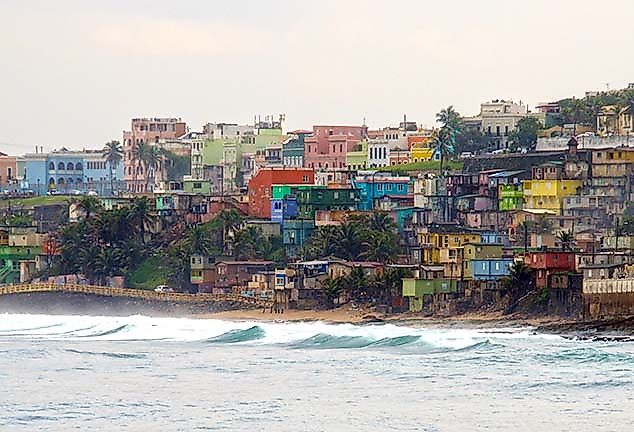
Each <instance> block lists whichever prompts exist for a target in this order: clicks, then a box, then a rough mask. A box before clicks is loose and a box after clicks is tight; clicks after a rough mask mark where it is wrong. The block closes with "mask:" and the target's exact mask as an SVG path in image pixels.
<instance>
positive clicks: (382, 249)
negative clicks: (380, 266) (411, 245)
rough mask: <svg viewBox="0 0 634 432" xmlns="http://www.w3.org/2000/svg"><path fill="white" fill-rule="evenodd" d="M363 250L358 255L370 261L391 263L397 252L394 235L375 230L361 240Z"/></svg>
mask: <svg viewBox="0 0 634 432" xmlns="http://www.w3.org/2000/svg"><path fill="white" fill-rule="evenodd" d="M363 249H364V250H363V252H361V254H360V256H361V257H362V258H364V259H367V260H370V261H378V262H380V263H391V262H393V261H394V260H395V259H396V256H397V254H398V244H397V241H396V236H395V235H394V234H391V233H382V232H376V233H373V234H372V235H371V236H370V238H369V239H368V240H366V241H364V242H363Z"/></svg>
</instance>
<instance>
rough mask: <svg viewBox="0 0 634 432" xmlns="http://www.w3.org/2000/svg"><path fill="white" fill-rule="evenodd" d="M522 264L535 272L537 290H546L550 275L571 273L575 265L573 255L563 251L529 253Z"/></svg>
mask: <svg viewBox="0 0 634 432" xmlns="http://www.w3.org/2000/svg"><path fill="white" fill-rule="evenodd" d="M524 262H525V263H526V265H527V266H528V267H530V268H531V269H533V270H535V271H536V278H535V286H536V287H537V288H546V287H547V285H548V278H549V277H550V275H551V274H554V273H564V272H573V271H574V270H575V265H576V259H575V253H574V252H564V251H535V252H529V253H528V254H526V256H525V257H524Z"/></svg>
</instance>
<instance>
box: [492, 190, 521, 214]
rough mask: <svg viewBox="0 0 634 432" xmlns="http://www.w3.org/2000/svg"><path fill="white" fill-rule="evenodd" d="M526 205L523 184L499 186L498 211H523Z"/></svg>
mask: <svg viewBox="0 0 634 432" xmlns="http://www.w3.org/2000/svg"><path fill="white" fill-rule="evenodd" d="M523 205H524V188H523V186H522V184H521V183H518V184H502V185H500V186H498V209H499V210H500V211H513V210H521V209H522V206H523Z"/></svg>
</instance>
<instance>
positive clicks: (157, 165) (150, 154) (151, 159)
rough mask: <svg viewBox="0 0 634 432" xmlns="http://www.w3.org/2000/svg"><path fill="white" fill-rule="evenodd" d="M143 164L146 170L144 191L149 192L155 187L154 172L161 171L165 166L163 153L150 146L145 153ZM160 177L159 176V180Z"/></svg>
mask: <svg viewBox="0 0 634 432" xmlns="http://www.w3.org/2000/svg"><path fill="white" fill-rule="evenodd" d="M144 162H145V167H146V170H147V178H146V183H145V190H147V191H149V190H151V189H153V187H154V186H155V183H156V172H157V171H161V170H162V169H163V166H164V165H165V156H164V154H163V151H162V150H161V149H160V148H159V147H157V146H150V147H149V148H148V149H147V151H146V152H145V157H144ZM162 177H163V176H162V175H161V178H162ZM150 183H152V188H150Z"/></svg>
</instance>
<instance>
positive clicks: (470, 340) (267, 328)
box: [0, 314, 557, 349]
mask: <svg viewBox="0 0 634 432" xmlns="http://www.w3.org/2000/svg"><path fill="white" fill-rule="evenodd" d="M254 327H258V328H259V329H261V330H258V332H250V333H248V330H249V329H252V328H254ZM241 331H242V332H245V334H244V336H245V340H244V341H243V343H250V344H260V345H273V344H293V343H298V342H302V341H306V340H309V339H310V338H315V337H319V338H320V339H319V341H320V342H319V343H324V342H323V340H324V338H328V341H329V343H331V342H332V340H335V342H336V340H338V338H339V339H345V340H346V343H347V344H350V340H357V341H366V342H367V344H372V343H376V342H379V341H386V340H393V339H397V338H403V337H409V338H410V339H413V340H415V341H416V342H415V343H422V344H425V345H429V346H432V347H439V348H447V349H462V348H465V347H469V346H473V345H475V344H478V343H481V342H486V341H489V340H496V339H500V340H502V339H525V338H536V337H539V338H557V336H547V335H535V334H533V333H532V332H531V330H530V329H528V328H523V329H455V328H451V329H448V328H439V327H433V328H414V327H405V326H398V325H393V324H369V325H353V324H331V323H325V322H286V323H277V322H276V323H274V322H254V321H224V320H215V319H188V318H152V317H146V316H141V315H134V316H128V317H105V316H62V315H25V314H3V315H0V339H2V338H34V339H59V340H69V339H70V340H112V341H126V340H166V341H184V342H187V341H205V340H212V341H213V340H214V338H216V339H217V338H219V337H220V336H222V335H226V334H227V333H229V332H231V333H232V334H235V333H236V332H241ZM221 340H222V339H221ZM231 342H233V343H235V342H241V340H240V338H239V335H238V337H231ZM333 344H334V345H336V343H333ZM357 345H360V346H363V345H364V344H363V343H361V342H359V343H357V344H356V345H355V346H357Z"/></svg>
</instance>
